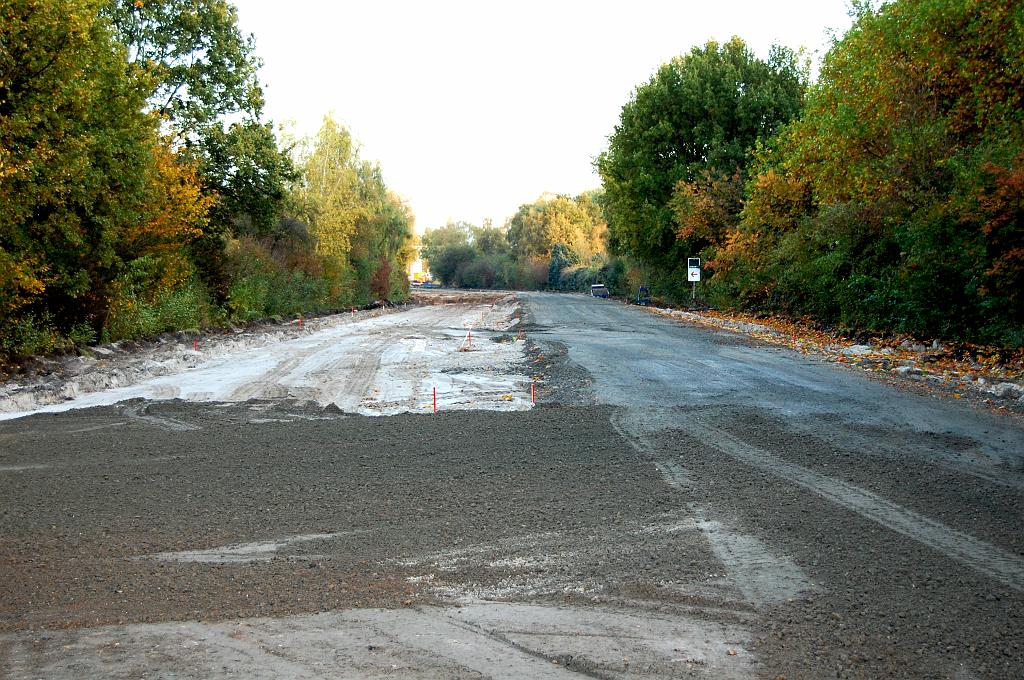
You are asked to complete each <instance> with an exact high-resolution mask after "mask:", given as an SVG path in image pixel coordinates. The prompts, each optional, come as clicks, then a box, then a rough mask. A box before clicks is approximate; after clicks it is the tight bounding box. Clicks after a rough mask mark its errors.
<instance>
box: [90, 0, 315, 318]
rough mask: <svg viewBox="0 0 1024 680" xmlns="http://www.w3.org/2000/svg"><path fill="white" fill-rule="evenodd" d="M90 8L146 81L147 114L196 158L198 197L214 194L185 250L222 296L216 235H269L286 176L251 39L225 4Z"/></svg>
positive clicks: (136, 0)
mask: <svg viewBox="0 0 1024 680" xmlns="http://www.w3.org/2000/svg"><path fill="white" fill-rule="evenodd" d="M100 11H101V13H102V15H103V16H104V17H105V18H106V19H108V20H109V21H110V23H111V25H112V26H113V27H114V30H115V32H116V35H117V37H118V39H119V40H120V41H121V42H122V43H123V44H124V45H125V46H126V48H127V51H128V58H129V60H130V61H131V63H133V64H135V65H136V66H137V67H138V68H140V69H144V70H145V71H146V72H148V73H149V75H150V77H151V78H152V80H153V83H154V86H153V89H152V90H151V92H150V94H149V97H148V102H149V108H150V110H152V111H153V112H155V113H157V114H158V115H159V116H160V117H161V119H162V120H164V121H165V126H166V127H167V128H168V129H169V131H170V133H171V134H173V135H174V137H175V144H176V146H178V147H181V148H184V149H185V150H186V153H187V154H188V155H189V156H190V157H191V158H192V159H193V160H195V161H196V162H198V163H199V169H200V173H201V175H202V177H203V181H204V185H205V191H206V194H207V195H208V196H213V197H216V199H217V202H216V204H215V205H214V206H213V209H212V211H211V215H210V224H209V226H208V227H207V229H206V230H205V231H204V234H203V239H202V240H201V241H200V242H199V243H197V244H196V246H195V248H194V250H195V257H196V260H197V261H198V263H199V264H200V268H201V270H202V273H203V276H204V278H205V279H206V281H207V283H208V285H209V286H210V288H211V290H212V291H213V292H214V293H215V296H216V297H217V298H219V299H223V296H224V295H226V288H227V275H226V272H225V271H224V270H223V266H222V255H223V253H222V250H223V235H224V234H225V233H226V232H229V231H230V232H234V233H236V234H248V235H252V236H257V237H264V236H275V235H276V234H275V230H276V228H277V226H278V224H279V220H280V218H281V216H282V213H283V211H284V207H285V201H286V198H287V195H288V192H287V186H288V185H289V184H290V183H291V182H292V181H293V180H294V179H295V168H294V166H293V164H292V161H291V156H290V154H289V150H288V149H281V148H279V144H278V141H277V139H276V138H275V136H274V133H273V129H272V126H271V125H270V124H267V123H264V122H263V121H261V116H262V113H263V90H262V88H261V87H260V84H259V81H258V80H257V72H258V70H259V67H260V61H259V59H257V58H256V56H255V53H254V49H255V47H254V40H253V37H252V36H243V35H242V33H241V31H240V30H239V28H238V13H237V10H236V9H235V8H234V6H232V5H231V4H230V3H229V2H227V0H106V2H105V3H104V4H103V5H102V6H101V10H100Z"/></svg>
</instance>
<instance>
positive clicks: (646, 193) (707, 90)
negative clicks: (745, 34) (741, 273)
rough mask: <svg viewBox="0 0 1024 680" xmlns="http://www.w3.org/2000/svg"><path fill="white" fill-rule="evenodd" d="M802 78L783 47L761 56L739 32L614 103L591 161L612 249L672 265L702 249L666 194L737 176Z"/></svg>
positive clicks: (784, 117)
mask: <svg viewBox="0 0 1024 680" xmlns="http://www.w3.org/2000/svg"><path fill="white" fill-rule="evenodd" d="M805 81H806V75H805V72H804V70H802V69H801V67H800V64H799V62H798V59H797V55H796V54H795V53H794V52H792V51H791V50H788V49H786V48H782V47H778V46H776V47H773V48H772V50H771V53H770V54H769V57H768V59H767V60H766V61H765V60H761V59H758V58H757V57H756V56H754V54H753V53H752V52H751V51H750V49H749V48H748V47H747V46H746V44H745V43H744V42H743V41H742V40H740V39H739V38H733V39H732V40H730V41H729V42H727V43H725V44H721V45H720V44H718V43H715V42H709V43H707V44H706V45H705V46H704V47H698V48H694V49H693V50H691V51H690V52H689V54H686V55H683V56H680V57H676V58H675V59H673V60H672V61H670V62H669V63H667V64H664V65H663V66H661V67H660V68H659V69H658V71H657V72H656V73H655V74H654V76H653V77H652V78H651V79H650V80H649V81H648V82H647V83H645V84H644V85H641V86H640V87H639V88H637V90H636V93H635V94H634V96H633V98H632V99H631V100H630V101H629V102H628V103H627V104H626V105H625V106H624V107H623V108H622V114H621V118H620V121H619V124H618V125H617V126H616V127H615V131H614V132H613V134H612V136H611V137H610V139H609V144H608V150H607V151H605V152H604V153H602V154H601V155H600V156H599V157H598V159H597V161H596V163H595V164H596V167H597V169H598V171H599V173H600V175H601V179H602V181H603V185H604V190H605V204H606V206H607V210H608V214H609V220H610V225H609V226H610V232H611V233H610V242H611V245H612V246H613V248H614V249H615V250H616V251H617V252H620V253H626V254H630V255H634V256H636V257H639V258H641V259H643V260H645V261H647V262H649V263H652V264H655V265H659V266H661V267H664V268H667V269H672V268H675V267H679V266H680V264H681V263H683V262H684V261H685V258H686V257H687V256H688V255H692V254H693V251H694V250H695V249H698V248H699V247H701V245H702V244H701V243H698V242H694V241H692V240H691V239H690V238H689V237H688V236H684V237H683V238H682V239H680V238H678V236H679V234H678V232H679V225H678V224H677V222H676V221H675V215H674V211H673V209H672V205H671V199H672V197H673V195H674V193H675V192H676V190H677V186H678V185H679V183H680V182H684V183H691V184H692V183H699V182H701V181H704V178H706V177H708V176H709V175H710V176H711V177H712V178H722V177H725V178H728V177H731V176H733V175H734V174H735V173H736V172H738V171H739V172H741V173H742V169H743V168H744V167H745V165H746V162H747V155H748V152H749V151H750V149H751V148H752V147H753V146H754V143H755V142H756V140H758V139H761V138H768V137H770V136H771V135H773V134H775V133H776V132H777V131H778V130H779V129H780V127H781V126H782V125H783V124H785V123H786V122H787V121H789V120H790V119H792V118H793V117H794V116H795V115H796V114H797V112H798V111H799V110H800V106H801V102H802V99H803V93H804V89H805ZM712 181H714V180H712Z"/></svg>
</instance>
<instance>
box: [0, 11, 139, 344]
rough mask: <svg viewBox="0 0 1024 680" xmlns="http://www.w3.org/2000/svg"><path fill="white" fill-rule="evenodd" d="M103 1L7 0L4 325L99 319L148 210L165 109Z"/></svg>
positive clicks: (0, 221) (1, 261)
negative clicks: (129, 236)
mask: <svg viewBox="0 0 1024 680" xmlns="http://www.w3.org/2000/svg"><path fill="white" fill-rule="evenodd" d="M96 10H97V6H96V3H95V2H90V1H89V0H69V1H67V2H59V3H58V2H54V1H52V0H0V45H2V46H3V47H2V49H0V74H3V75H2V76H0V205H2V206H3V209H2V210H0V310H2V311H3V312H4V316H5V319H7V320H8V321H9V324H10V325H9V326H8V329H6V330H9V329H10V328H11V327H13V326H16V325H20V326H21V327H23V328H25V327H28V326H32V325H33V324H37V325H38V324H42V325H44V326H47V327H48V328H50V329H51V331H52V332H54V333H57V332H68V331H70V330H71V329H72V328H75V327H78V326H81V325H82V324H89V325H91V326H92V327H93V328H94V329H96V330H97V331H98V330H99V329H101V328H102V327H103V325H104V323H105V320H106V310H107V302H108V299H109V296H108V291H107V287H108V286H109V284H110V282H111V281H112V280H113V279H114V278H115V276H116V275H117V272H118V268H119V266H120V264H121V262H122V259H121V254H120V253H119V245H120V244H121V243H122V242H123V238H124V235H125V234H126V233H128V232H130V231H132V230H133V229H135V228H136V227H137V225H138V224H140V223H145V222H146V220H147V215H148V214H149V213H148V212H147V211H148V208H147V198H148V197H149V196H150V188H151V186H152V181H153V178H154V176H155V175H156V174H157V173H158V170H157V169H156V167H155V162H156V161H155V158H154V154H155V153H157V151H155V149H156V147H157V145H156V143H155V142H156V121H155V119H154V118H152V117H151V116H147V115H146V114H144V113H143V111H142V109H143V103H144V101H145V98H146V96H147V95H148V93H149V92H150V91H151V87H152V83H151V81H150V80H149V78H148V77H147V76H146V74H144V73H142V72H140V70H139V69H137V68H133V67H132V66H131V65H129V64H128V63H127V62H126V60H125V57H124V53H123V51H122V50H121V49H120V48H119V46H118V45H117V44H116V43H115V42H114V41H113V40H112V37H111V35H110V32H109V30H108V29H107V27H106V26H105V23H104V22H103V21H101V20H99V19H98V17H97V12H96ZM8 315H10V316H8ZM19 318H20V321H19V320H18V319H19ZM33 319H34V321H33ZM44 319H50V320H49V321H41V320H44ZM5 325H7V324H5Z"/></svg>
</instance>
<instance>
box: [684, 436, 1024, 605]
mask: <svg viewBox="0 0 1024 680" xmlns="http://www.w3.org/2000/svg"><path fill="white" fill-rule="evenodd" d="M699 425H700V426H699V427H693V426H692V423H691V426H690V427H687V428H686V431H687V433H688V434H689V435H691V436H692V437H694V438H695V439H697V440H699V441H701V442H702V443H704V444H705V445H706V446H709V447H711V448H713V449H716V450H718V451H721V452H722V453H725V454H726V455H728V456H729V457H731V458H733V459H735V460H737V461H740V462H741V463H744V464H746V465H749V466H751V467H754V468H757V469H758V470H762V471H764V472H767V473H769V474H771V475H773V476H776V477H779V478H781V479H784V480H786V481H788V482H791V483H793V484H796V485H798V486H801V487H803V488H805V489H807V490H809V491H812V492H813V493H815V494H818V495H819V496H822V497H823V498H826V499H828V500H829V501H831V502H833V503H835V504H836V505H839V506H841V507H843V508H846V509H847V510H850V511H852V512H855V513H857V514H859V515H861V516H862V517H864V518H866V519H869V520H871V521H873V522H875V523H877V524H880V525H882V526H883V527H885V528H887V529H890V530H891V531H895V532H896V533H899V534H902V535H903V536H906V537H907V538H910V539H913V540H915V541H917V542H919V543H921V544H923V545H926V546H928V547H929V548H932V549H933V550H936V551H938V552H940V553H942V554H943V555H945V556H946V557H949V558H951V559H953V560H956V561H957V562H960V563H961V564H964V565H965V566H967V567H970V568H971V569H974V570H975V571H977V572H979V573H982V574H985V575H986V576H989V577H991V578H993V579H996V580H998V581H1000V582H1001V583H1004V584H1005V585H1007V586H1009V587H1011V588H1013V589H1014V590H1017V591H1020V592H1024V560H1022V559H1021V558H1019V557H1017V556H1015V555H1013V554H1011V553H1009V552H1007V551H1005V550H1002V549H1000V548H998V547H996V546H994V545H991V544H990V543H986V542H985V541H982V540H980V539H977V538H975V537H974V536H971V535H969V534H965V533H963V532H961V531H957V530H956V529H953V528H952V527H949V526H946V525H945V524H942V523H941V522H937V521H935V520H932V519H929V518H927V517H925V516H923V515H920V514H918V513H916V512H914V511H912V510H909V509H907V508H905V507H903V506H901V505H898V504H897V503H893V502H892V501H889V500H887V499H885V498H882V497H881V496H879V495H878V494H875V493H873V492H871V491H868V490H866V489H862V488H860V487H858V486H855V485H853V484H849V483H847V482H844V481H842V480H839V479H836V478H834V477H829V476H827V475H823V474H821V473H818V472H815V471H813V470H810V469H808V468H806V467H803V466H802V465H797V464H795V463H790V462H787V461H785V460H783V459H782V458H780V457H778V456H776V455H774V454H772V453H769V452H768V451H766V450H764V449H761V448H758V447H756V446H752V445H750V444H747V443H745V442H743V441H741V440H739V439H737V438H736V437H734V436H733V435H731V434H729V433H728V432H725V431H724V430H721V429H719V428H716V427H714V426H713V425H711V424H710V423H707V422H705V421H703V420H701V421H700V423H699Z"/></svg>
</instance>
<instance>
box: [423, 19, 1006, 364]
mask: <svg viewBox="0 0 1024 680" xmlns="http://www.w3.org/2000/svg"><path fill="white" fill-rule="evenodd" d="M852 11H853V13H854V23H853V26H852V28H851V29H850V30H849V31H848V32H847V33H846V34H845V35H843V36H842V37H841V38H840V39H837V40H835V41H834V42H833V44H832V46H831V48H830V49H829V51H828V53H827V54H826V55H825V57H824V60H823V63H822V66H821V71H820V75H819V77H818V78H817V79H816V81H815V82H813V83H812V82H811V81H810V78H809V72H810V70H809V65H808V62H807V60H806V59H805V58H804V57H803V56H802V55H801V54H800V53H797V52H794V51H792V50H789V49H787V48H785V47H781V46H776V47H773V48H772V50H771V51H770V53H769V55H768V56H767V58H766V59H760V58H758V57H756V56H755V55H754V54H753V53H752V51H751V50H750V49H749V48H748V47H747V45H746V44H745V43H744V42H743V41H742V40H740V39H739V38H734V39H732V40H730V41H729V42H726V43H724V44H721V43H716V42H709V43H707V44H705V45H703V46H701V47H698V48H694V49H692V50H691V51H689V52H688V53H686V54H683V55H681V56H679V57H677V58H675V59H673V60H671V61H670V62H669V63H667V64H664V65H662V66H661V67H660V68H659V69H658V70H657V72H656V73H655V74H654V75H653V76H652V77H651V78H650V79H649V80H648V81H647V82H645V83H643V84H641V85H640V86H639V87H637V89H636V91H635V92H634V94H633V96H632V97H631V99H630V100H629V101H628V102H627V103H626V104H625V105H624V106H623V109H622V113H621V116H620V120H619V122H618V124H617V125H616V127H615V129H614V132H613V133H612V135H611V136H610V138H609V143H608V147H607V149H606V150H605V151H604V152H603V153H602V154H601V155H600V156H599V157H598V158H597V159H596V161H595V167H596V168H597V170H598V173H599V174H600V176H601V180H602V192H601V193H600V194H599V195H598V196H599V200H598V201H597V204H598V205H599V207H600V208H601V220H602V223H603V224H606V227H603V228H602V229H606V232H604V233H605V241H606V244H607V253H604V252H602V253H601V257H603V258H605V260H604V262H603V264H602V266H603V267H606V268H607V269H606V270H605V271H606V272H607V273H606V275H605V278H606V279H607V280H606V281H604V283H606V285H609V286H611V287H612V288H613V290H615V291H616V292H618V293H620V294H628V293H632V292H635V290H636V288H637V287H638V286H639V285H642V284H647V285H650V286H651V288H652V289H653V292H654V294H655V295H656V296H660V297H662V298H665V299H669V300H672V299H677V300H680V301H681V300H683V299H685V297H688V294H689V288H688V287H687V286H686V284H685V282H686V264H687V258H689V257H700V258H701V259H702V261H703V264H704V271H703V276H704V282H702V284H701V289H700V293H701V296H702V297H703V298H704V299H705V301H706V302H708V303H710V304H712V305H714V306H718V307H721V308H734V309H745V310H752V311H755V312H764V313H782V314H787V315H790V316H793V317H804V318H808V319H811V320H813V321H815V322H817V323H819V324H822V325H827V326H830V327H833V328H837V329H841V330H845V331H849V332H859V333H866V332H898V333H907V334H913V335H918V336H932V337H945V338H951V339H959V340H968V341H980V342H987V343H996V344H1001V345H1005V346H1013V347H1019V346H1022V345H1024V102H1022V98H1024V3H1022V2H1020V0H893V1H892V2H887V3H885V4H882V5H881V6H879V7H874V6H873V5H872V4H871V2H869V0H859V1H857V2H854V3H853V4H852ZM525 207H526V206H524V208H525ZM527 212H528V211H527ZM523 216H524V212H523V210H520V213H519V214H517V218H518V219H519V220H520V222H521V221H522V218H523ZM515 222H516V218H514V219H513V220H511V221H510V222H509V224H507V225H506V229H505V234H504V236H505V238H506V240H507V241H508V242H509V243H510V244H511V243H512V242H514V240H515V238H516V237H514V236H513V228H514V223H515ZM549 233H550V234H551V236H552V238H554V239H556V240H557V239H560V238H562V237H561V236H560V235H559V234H558V232H557V230H551V231H550V232H549ZM428 234H429V232H428ZM573 238H574V237H573ZM574 244H575V241H573V240H572V238H569V237H566V238H565V239H563V240H557V242H554V243H552V244H551V245H549V246H547V248H546V249H534V250H532V251H530V254H529V255H527V254H526V251H520V252H518V253H517V256H518V257H519V259H520V261H522V258H523V257H533V258H535V260H532V261H534V262H535V264H536V266H537V268H538V271H539V270H540V269H541V268H542V266H541V264H542V262H543V260H544V258H545V257H546V258H547V260H546V261H547V264H548V271H549V272H553V271H556V270H557V271H558V272H559V276H558V277H549V278H548V279H546V280H545V281H544V283H543V285H546V286H550V287H570V286H566V285H564V284H567V283H570V282H575V280H573V279H569V280H563V279H562V277H561V272H562V271H566V268H565V266H564V262H565V260H564V259H563V258H564V257H565V253H566V252H568V253H570V255H569V258H568V261H569V262H572V264H570V265H569V270H572V268H573V267H578V266H579V264H577V262H579V260H578V259H573V258H575V257H577V256H578V254H579V253H580V251H579V250H578V248H577V246H576V245H574ZM595 252H597V250H595ZM465 253H468V251H465ZM465 253H464V254H465ZM513 253H516V251H513ZM435 257H436V254H435ZM538 258H539V259H538ZM432 268H433V265H432ZM577 271H578V270H577ZM615 272H618V273H619V276H611V275H610V274H614V273H615ZM445 278H446V280H448V279H449V278H451V277H445ZM451 280H452V281H456V282H458V281H459V280H460V279H459V278H458V277H455V278H451ZM495 280H498V281H500V280H501V277H497V278H496V279H495ZM505 281H509V280H508V279H505ZM538 281H539V277H535V278H534V279H533V283H534V284H535V285H541V284H539V283H538ZM463 283H465V282H463ZM469 283H473V280H472V278H471V279H470V281H469ZM518 283H521V282H518ZM510 285H512V283H510ZM579 287H582V282H581V283H580V286H579Z"/></svg>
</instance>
